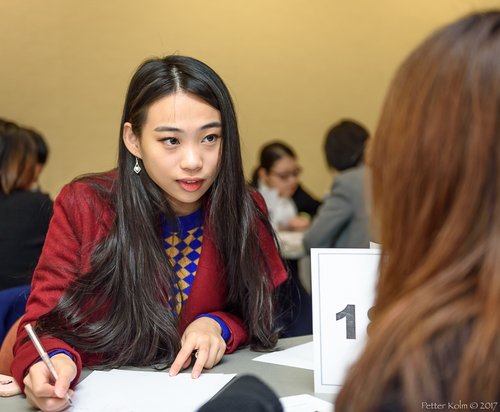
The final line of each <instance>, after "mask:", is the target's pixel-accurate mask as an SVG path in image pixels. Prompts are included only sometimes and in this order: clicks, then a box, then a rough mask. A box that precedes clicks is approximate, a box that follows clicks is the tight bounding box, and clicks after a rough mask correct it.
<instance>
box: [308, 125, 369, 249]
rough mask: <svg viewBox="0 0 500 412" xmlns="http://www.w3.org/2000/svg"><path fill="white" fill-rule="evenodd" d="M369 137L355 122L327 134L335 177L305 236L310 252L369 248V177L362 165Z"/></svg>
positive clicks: (328, 158) (327, 149) (330, 165)
mask: <svg viewBox="0 0 500 412" xmlns="http://www.w3.org/2000/svg"><path fill="white" fill-rule="evenodd" d="M368 136H369V134H368V131H367V130H366V128H365V127H364V126H362V125H361V124H360V123H358V122H355V121H353V120H342V121H340V122H339V123H337V124H335V125H334V126H333V127H332V128H331V129H330V130H329V131H328V133H327V135H326V139H325V145H324V149H325V156H326V160H327V163H328V166H329V167H330V168H331V169H333V170H334V171H335V173H336V174H335V177H334V181H333V185H332V188H331V191H330V193H329V194H328V195H327V196H326V198H325V199H324V201H323V204H322V205H321V207H320V208H319V209H318V213H317V214H316V216H315V218H314V219H313V221H312V224H311V227H310V228H309V230H308V231H307V232H306V233H305V235H304V248H305V249H306V250H307V251H309V249H310V248H330V247H339V248H367V247H369V244H370V233H369V205H368V204H367V201H366V185H367V183H368V181H367V178H368V176H367V173H366V168H365V166H364V163H363V154H364V150H365V146H366V142H367V140H368Z"/></svg>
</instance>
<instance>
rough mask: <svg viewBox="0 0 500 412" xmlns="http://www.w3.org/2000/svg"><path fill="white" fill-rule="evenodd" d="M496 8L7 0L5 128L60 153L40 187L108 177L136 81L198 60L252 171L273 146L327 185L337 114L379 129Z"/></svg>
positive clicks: (320, 1)
mask: <svg viewBox="0 0 500 412" xmlns="http://www.w3.org/2000/svg"><path fill="white" fill-rule="evenodd" d="M499 5H500V2H499V1H498V0H495V1H493V0H476V1H474V0H419V1H415V0H378V1H374V0H351V1H340V0H281V1H278V0H253V1H241V0H212V1H207V0H162V1H160V0H142V1H137V0H127V1H122V2H111V1H103V0H86V1H75V0H43V1H41V0H22V1H9V0H0V16H2V24H1V25H0V58H1V64H0V117H4V118H8V119H11V120H15V121H17V122H19V123H22V124H24V125H29V126H33V127H35V128H37V129H39V130H40V131H41V132H42V133H43V134H44V135H45V136H46V137H47V140H48V142H49V144H50V147H51V150H52V151H51V157H50V159H49V164H48V166H47V168H46V170H45V172H44V173H43V175H42V186H43V187H44V188H45V189H46V190H48V191H49V192H50V193H51V194H52V195H53V196H55V195H56V194H57V193H58V191H59V190H60V188H61V186H62V185H63V184H64V183H65V182H67V181H69V180H70V179H72V178H73V177H74V176H76V175H78V174H81V173H84V172H91V171H98V170H104V169H108V168H111V167H112V166H113V165H114V163H115V161H116V151H117V150H116V147H117V145H116V143H117V139H118V136H117V134H118V130H119V121H120V114H121V109H122V104H123V98H124V94H125V89H126V86H127V83H128V80H129V78H130V76H131V74H132V73H133V71H134V69H135V68H136V67H137V65H138V64H139V63H140V62H141V61H142V60H143V59H144V58H146V57H149V56H152V55H164V54H170V53H174V52H178V53H180V54H187V55H192V56H194V57H197V58H199V59H201V60H204V61H205V62H207V63H208V64H209V65H210V66H212V67H213V68H214V69H215V70H216V71H217V72H218V73H219V74H220V75H221V76H222V77H223V78H224V79H225V81H226V83H227V85H228V86H229V88H230V90H231V91H232V93H233V97H234V100H235V103H236V108H237V111H238V116H239V121H240V127H241V132H242V138H243V148H244V152H243V158H244V161H245V168H246V171H247V173H248V174H250V172H251V169H252V168H253V166H254V165H255V163H256V159H257V151H258V149H259V147H260V146H261V145H262V144H263V143H264V142H266V141H268V140H271V139H277V138H279V139H284V140H286V141H288V142H289V143H290V144H291V145H292V146H293V147H295V149H296V150H297V152H298V153H299V157H300V160H301V163H302V165H303V166H304V169H305V172H304V177H303V181H304V183H305V185H306V186H307V187H309V188H310V189H311V191H312V192H313V193H315V194H316V195H318V196H320V195H321V194H323V193H324V192H325V191H326V190H327V188H328V187H329V184H330V177H329V175H328V171H327V169H326V165H325V162H324V160H323V153H322V142H323V138H324V134H325V131H326V130H327V128H328V127H329V126H330V125H331V124H332V123H333V122H335V121H337V120H338V119H339V118H341V117H346V116H347V117H352V118H355V119H358V120H360V121H361V122H364V123H365V124H366V125H367V126H368V128H369V129H370V130H371V131H373V128H374V126H375V124H376V120H377V116H378V112H379V110H380V105H381V103H382V100H383V96H384V92H385V90H386V88H387V86H388V83H389V81H390V78H391V76H392V74H393V73H394V70H395V68H396V67H397V65H398V64H399V63H400V61H401V60H402V59H403V58H404V56H405V55H406V54H407V52H408V51H409V50H410V49H411V48H412V47H414V46H415V45H416V44H417V43H418V42H420V41H421V40H422V38H423V37H424V36H426V35H428V34H429V33H430V32H431V31H432V30H434V29H435V28H436V27H438V26H440V25H442V24H444V23H446V22H449V21H450V20H452V19H454V18H456V17H457V16H460V15H462V14H464V13H467V12H470V11H472V10H480V9H484V8H493V7H499Z"/></svg>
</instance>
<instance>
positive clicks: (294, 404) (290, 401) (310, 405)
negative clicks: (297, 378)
mask: <svg viewBox="0 0 500 412" xmlns="http://www.w3.org/2000/svg"><path fill="white" fill-rule="evenodd" d="M280 401H281V404H282V405H283V409H284V410H285V412H312V411H314V412H333V404H332V403H330V402H327V401H324V400H322V399H319V398H316V397H314V396H311V395H305V394H304V395H295V396H285V397H284V398H280Z"/></svg>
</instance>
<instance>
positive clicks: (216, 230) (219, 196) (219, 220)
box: [38, 55, 277, 367]
mask: <svg viewBox="0 0 500 412" xmlns="http://www.w3.org/2000/svg"><path fill="white" fill-rule="evenodd" d="M179 91H184V92H188V93H191V94H193V95H196V96H198V97H200V98H202V99H203V100H204V101H206V102H207V103H208V104H210V105H211V106H212V107H214V108H215V109H217V110H219V111H220V113H221V120H222V153H221V158H220V161H219V172H218V176H217V178H216V180H215V181H214V183H213V185H212V187H211V188H210V190H209V191H208V192H207V194H206V195H205V198H204V204H205V205H206V206H207V207H206V209H208V211H207V212H206V213H205V223H204V225H205V226H207V225H208V226H209V227H210V229H211V233H212V236H213V238H214V243H215V246H216V250H217V251H218V253H219V255H220V256H219V257H220V259H221V262H222V264H223V265H224V269H225V274H226V278H227V298H226V308H225V310H227V311H230V312H231V313H234V314H235V315H237V316H239V317H240V318H241V319H243V320H244V322H245V323H246V326H247V328H248V331H249V343H250V345H251V347H252V348H254V349H268V348H271V347H273V346H274V345H275V344H276V341H277V332H276V330H275V327H274V309H273V307H274V302H273V300H274V298H273V296H274V294H273V292H272V289H273V288H272V280H271V273H270V268H269V266H268V264H267V263H266V260H265V258H264V253H263V250H262V249H261V246H260V241H259V233H258V231H259V229H258V227H259V226H260V225H258V224H257V223H258V221H261V222H262V223H263V224H264V225H265V227H266V228H267V230H270V231H271V230H272V229H271V228H270V225H269V223H268V221H267V218H266V217H265V214H264V213H263V211H262V210H261V209H260V208H259V207H258V205H257V204H256V202H255V201H254V199H253V197H252V195H251V189H249V188H248V187H247V186H246V183H245V178H244V174H243V166H242V160H241V153H240V139H239V133H238V127H237V121H236V115H235V111H234V107H233V103H232V99H231V96H230V94H229V91H228V90H227V88H226V86H225V85H224V82H223V81H222V79H221V78H220V77H219V76H218V75H217V74H216V73H215V72H214V71H213V70H212V69H211V68H210V67H208V66H207V65H206V64H204V63H202V62H201V61H199V60H196V59H193V58H190V57H185V56H178V55H174V56H167V57H165V58H154V59H150V60H147V61H145V62H144V63H143V64H142V65H141V66H139V68H138V69H137V71H136V73H135V74H134V76H133V77H132V80H131V82H130V86H129V88H128V92H127V96H126V100H125V106H124V109H123V117H122V122H121V130H120V139H119V154H118V168H117V175H118V178H117V179H116V182H115V183H113V182H109V180H110V178H109V177H108V176H109V175H98V176H95V175H94V176H90V177H84V178H82V179H81V180H83V181H86V182H88V183H90V184H91V185H92V186H93V187H94V188H95V189H96V190H97V191H98V193H100V194H101V197H102V198H103V199H104V200H106V201H107V202H108V203H109V205H110V207H111V208H112V209H113V210H114V211H115V214H116V217H115V219H114V222H113V226H112V228H111V231H110V233H109V234H108V236H107V237H106V238H105V239H104V240H103V241H102V242H100V243H99V244H98V245H97V247H96V248H95V250H94V252H93V255H92V262H91V267H92V269H91V271H90V272H89V273H87V274H81V275H80V276H79V277H78V279H77V281H75V282H74V283H73V284H72V285H71V286H70V288H68V290H67V291H66V293H65V294H64V296H63V298H62V299H61V300H60V302H59V303H58V304H57V305H56V307H55V308H54V309H53V310H52V311H51V312H49V313H48V314H47V315H45V316H43V317H41V318H40V319H39V322H38V328H39V329H40V330H41V332H43V333H47V334H51V335H53V336H56V337H59V338H61V339H63V340H64V341H65V342H67V343H69V344H71V345H73V346H74V347H76V348H77V349H79V350H83V351H85V352H88V353H99V354H101V356H102V357H101V362H100V363H101V364H102V365H103V366H110V367H117V366H120V365H137V366H139V365H150V364H158V363H165V364H167V365H169V364H170V363H171V362H172V361H173V359H174V358H175V356H176V354H177V351H178V349H179V347H180V339H179V333H178V320H179V319H178V317H177V315H176V314H175V309H174V308H172V307H171V306H170V304H169V303H168V291H169V290H170V287H171V286H172V285H173V284H174V283H175V282H176V276H175V273H174V271H173V269H172V266H171V264H170V263H169V262H168V259H167V256H166V253H165V250H164V246H163V243H162V240H161V224H160V215H161V214H163V215H165V216H166V218H167V219H168V220H169V221H175V213H174V211H173V209H172V207H171V206H170V205H169V203H168V201H167V200H166V197H165V195H164V193H163V192H162V190H161V189H160V188H159V187H158V186H157V185H156V184H155V183H154V182H153V181H152V180H151V178H150V177H149V176H148V174H147V173H146V170H145V168H144V167H143V168H142V171H141V172H140V174H139V175H137V174H135V173H134V172H133V167H134V163H135V157H134V156H133V155H132V154H131V153H130V152H129V151H128V150H127V148H126V147H125V144H124V143H123V139H122V135H123V125H124V123H125V122H130V123H131V124H132V129H133V131H134V133H135V134H136V136H141V131H142V130H141V129H142V127H143V125H144V122H145V120H146V116H147V112H148V109H149V107H150V106H151V105H152V104H153V103H154V102H156V101H157V100H159V99H160V98H163V97H165V96H168V95H170V94H172V93H176V92H179ZM139 162H140V160H139ZM141 166H142V163H141ZM271 233H272V232H271ZM89 319H91V320H90V321H89ZM145 342H147V344H144V343H145Z"/></svg>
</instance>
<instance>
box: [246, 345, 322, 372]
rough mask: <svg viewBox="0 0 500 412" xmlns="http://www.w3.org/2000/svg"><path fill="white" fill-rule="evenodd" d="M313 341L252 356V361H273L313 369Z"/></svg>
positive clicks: (277, 363) (278, 363)
mask: <svg viewBox="0 0 500 412" xmlns="http://www.w3.org/2000/svg"><path fill="white" fill-rule="evenodd" d="M313 351H314V344H313V342H308V343H304V344H302V345H298V346H293V347H291V348H288V349H285V350H279V351H275V352H271V353H266V354H264V355H260V356H257V357H256V358H253V360H254V361H258V362H267V363H274V364H276V365H285V366H292V367H294V368H302V369H310V370H314V356H313Z"/></svg>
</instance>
